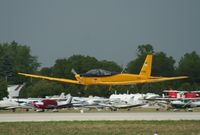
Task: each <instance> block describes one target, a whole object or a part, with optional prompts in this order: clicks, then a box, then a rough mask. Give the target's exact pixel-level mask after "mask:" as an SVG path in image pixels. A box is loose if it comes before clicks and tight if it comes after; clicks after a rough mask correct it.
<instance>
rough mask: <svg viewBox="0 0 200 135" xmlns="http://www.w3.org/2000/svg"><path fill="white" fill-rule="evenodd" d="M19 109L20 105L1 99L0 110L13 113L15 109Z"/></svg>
mask: <svg viewBox="0 0 200 135" xmlns="http://www.w3.org/2000/svg"><path fill="white" fill-rule="evenodd" d="M19 107H20V105H19V103H18V102H16V101H14V100H11V99H8V98H3V100H1V101H0V109H12V110H13V112H14V111H15V109H16V108H19Z"/></svg>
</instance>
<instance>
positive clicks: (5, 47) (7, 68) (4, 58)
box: [0, 41, 40, 84]
mask: <svg viewBox="0 0 200 135" xmlns="http://www.w3.org/2000/svg"><path fill="white" fill-rule="evenodd" d="M39 65H40V64H39V63H38V62H37V58H36V57H35V56H32V55H31V54H30V48H29V47H28V46H25V45H20V44H18V43H17V42H15V41H13V42H11V43H3V44H1V43H0V70H1V74H0V76H1V77H6V76H7V77H8V83H9V84H17V83H22V82H24V81H25V80H26V79H25V77H22V76H19V75H17V72H25V73H31V72H35V71H36V70H37V68H38V67H39Z"/></svg>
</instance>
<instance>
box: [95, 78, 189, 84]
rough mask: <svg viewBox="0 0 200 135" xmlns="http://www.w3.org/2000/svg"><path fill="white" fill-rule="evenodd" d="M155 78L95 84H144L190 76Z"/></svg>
mask: <svg viewBox="0 0 200 135" xmlns="http://www.w3.org/2000/svg"><path fill="white" fill-rule="evenodd" d="M153 78H155V79H145V80H137V81H121V82H111V81H109V82H96V83H95V84H101V85H132V84H142V83H154V82H162V81H170V80H178V79H185V78H188V77H187V76H178V77H158V78H157V77H153Z"/></svg>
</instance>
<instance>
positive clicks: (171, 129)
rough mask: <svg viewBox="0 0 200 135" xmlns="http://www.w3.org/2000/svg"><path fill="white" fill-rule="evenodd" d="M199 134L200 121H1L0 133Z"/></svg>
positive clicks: (27, 134) (78, 134)
mask: <svg viewBox="0 0 200 135" xmlns="http://www.w3.org/2000/svg"><path fill="white" fill-rule="evenodd" d="M155 131H157V132H158V134H159V135H200V121H73V122H70V121H61V122H2V123H0V135H153V134H154V132H155Z"/></svg>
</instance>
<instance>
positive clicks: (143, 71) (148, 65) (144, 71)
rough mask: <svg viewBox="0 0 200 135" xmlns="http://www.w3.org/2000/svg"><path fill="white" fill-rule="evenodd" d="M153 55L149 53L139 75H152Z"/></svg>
mask: <svg viewBox="0 0 200 135" xmlns="http://www.w3.org/2000/svg"><path fill="white" fill-rule="evenodd" d="M152 57H153V56H152V55H147V57H146V59H145V61H144V64H143V66H142V69H141V71H140V74H139V75H141V76H149V77H150V76H151V67H152Z"/></svg>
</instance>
